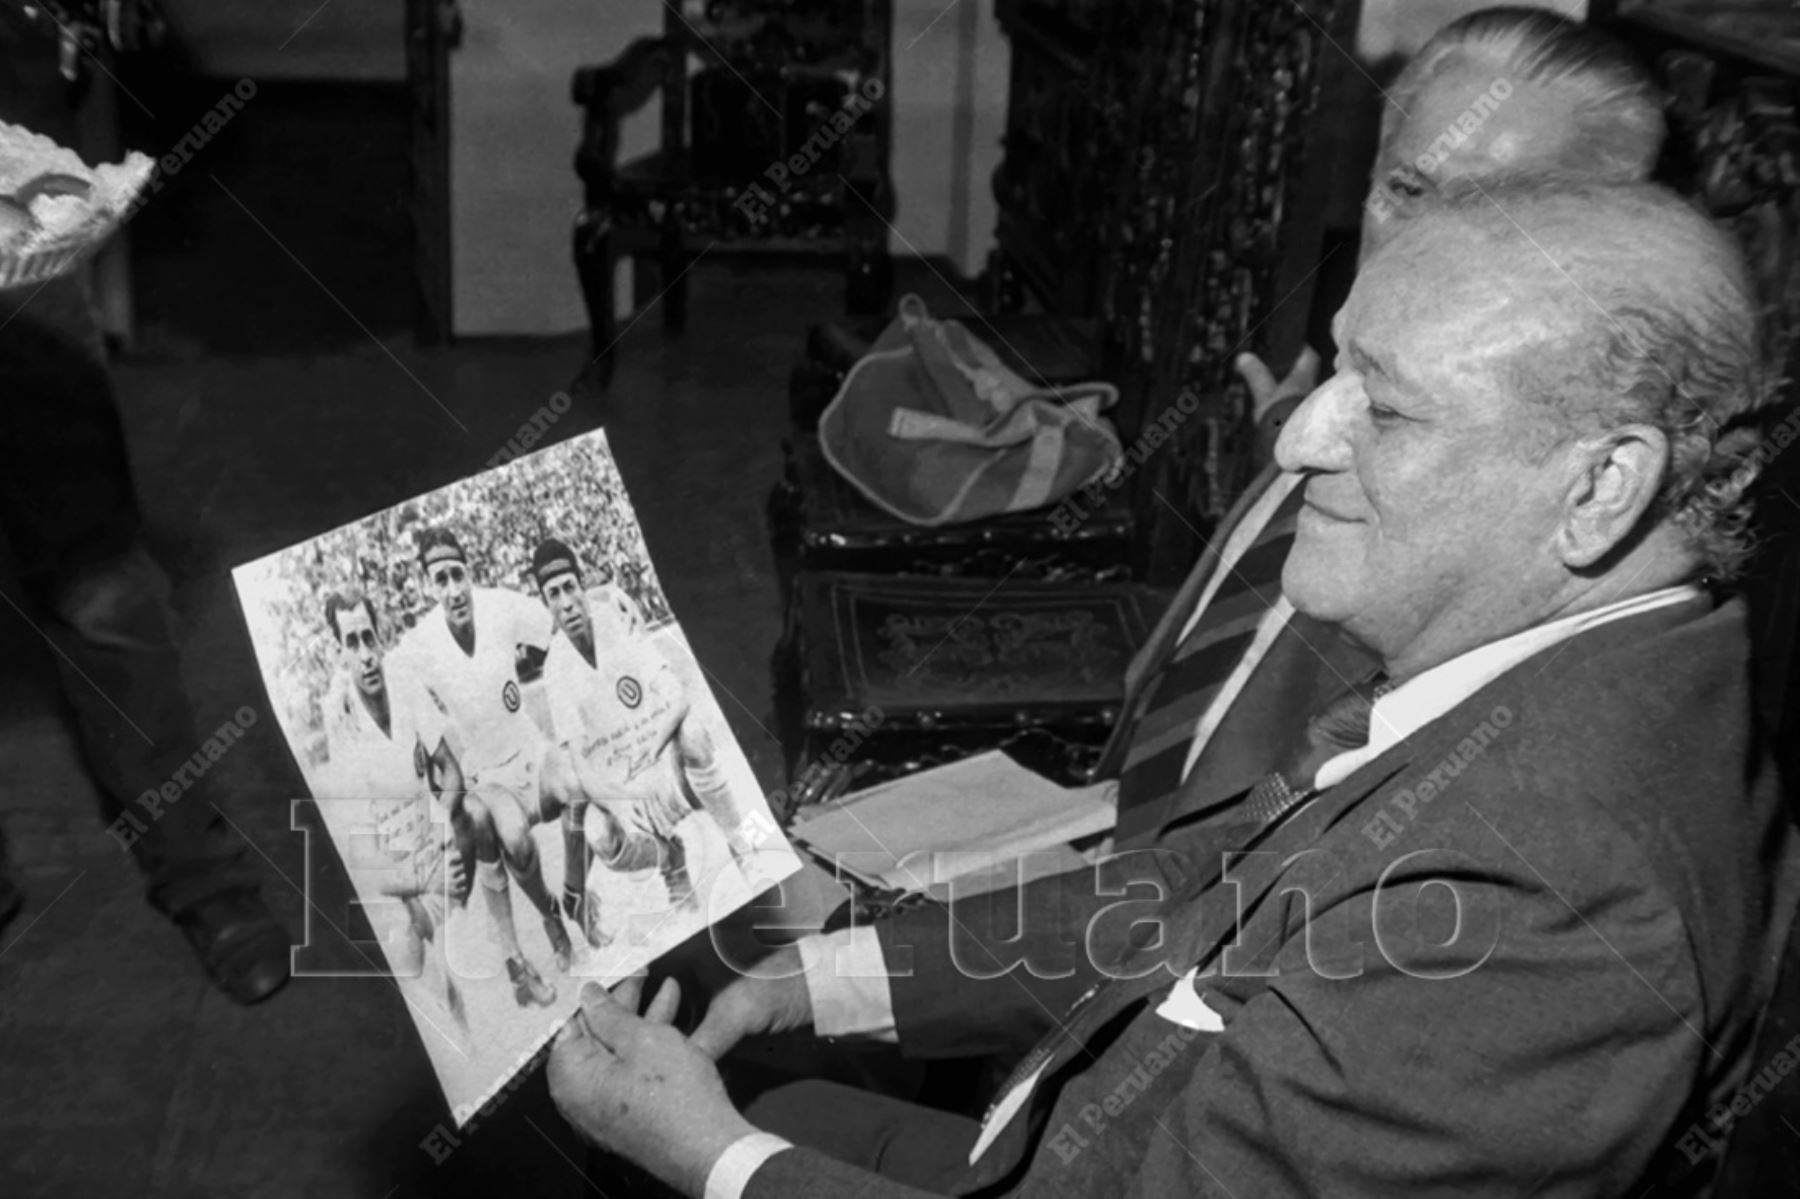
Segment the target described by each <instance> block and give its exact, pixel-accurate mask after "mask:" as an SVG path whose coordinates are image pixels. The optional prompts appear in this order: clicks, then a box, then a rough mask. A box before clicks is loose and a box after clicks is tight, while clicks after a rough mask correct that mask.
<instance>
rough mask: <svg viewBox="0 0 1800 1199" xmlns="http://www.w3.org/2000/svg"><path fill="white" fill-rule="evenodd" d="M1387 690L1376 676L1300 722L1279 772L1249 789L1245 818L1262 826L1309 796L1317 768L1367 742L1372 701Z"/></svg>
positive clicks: (1384, 678) (1383, 679)
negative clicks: (1297, 739) (1299, 736)
mask: <svg viewBox="0 0 1800 1199" xmlns="http://www.w3.org/2000/svg"><path fill="white" fill-rule="evenodd" d="M1388 690H1389V686H1388V682H1387V676H1386V675H1385V674H1382V673H1381V672H1380V671H1377V672H1375V673H1374V674H1372V675H1370V676H1369V677H1368V678H1366V679H1363V680H1362V681H1361V682H1359V683H1357V684H1355V685H1354V686H1352V687H1351V688H1350V689H1349V690H1348V691H1346V692H1344V693H1343V694H1342V695H1340V696H1338V697H1337V698H1336V699H1334V700H1332V701H1331V702H1330V703H1329V704H1326V705H1325V707H1324V709H1323V710H1322V711H1320V712H1319V714H1318V715H1316V716H1314V717H1313V718H1312V719H1311V720H1309V721H1307V722H1306V736H1305V738H1304V739H1303V740H1302V742H1301V744H1300V745H1299V746H1298V747H1296V748H1295V750H1294V751H1293V752H1292V753H1290V754H1289V755H1288V758H1287V761H1286V762H1285V763H1284V764H1283V765H1282V767H1281V768H1280V769H1278V770H1276V771H1274V772H1273V773H1272V774H1270V775H1269V776H1268V777H1267V778H1265V779H1264V780H1263V781H1262V782H1260V783H1258V784H1257V785H1256V786H1255V787H1254V788H1252V789H1251V792H1250V795H1249V798H1248V799H1247V800H1246V805H1247V807H1246V813H1245V814H1246V815H1247V816H1248V817H1249V818H1250V819H1252V820H1254V821H1257V822H1258V823H1259V825H1262V826H1266V825H1268V824H1271V823H1273V822H1274V821H1276V820H1277V819H1279V818H1280V817H1281V816H1282V815H1283V814H1284V813H1285V812H1287V810H1288V809H1289V808H1291V807H1293V806H1294V805H1295V804H1297V803H1299V802H1300V801H1301V800H1303V799H1305V798H1306V797H1308V796H1309V795H1311V794H1312V793H1313V791H1314V790H1315V789H1316V781H1317V779H1318V776H1319V769H1320V768H1321V767H1323V766H1324V765H1325V763H1327V762H1329V761H1331V759H1333V758H1335V757H1337V756H1338V755H1339V754H1341V753H1345V752H1348V751H1349V750H1353V749H1361V748H1362V747H1363V746H1365V745H1367V744H1368V743H1369V725H1370V721H1371V720H1372V718H1373V715H1374V711H1375V701H1376V700H1377V699H1379V698H1380V697H1381V696H1383V695H1385V694H1386V693H1387V692H1388Z"/></svg>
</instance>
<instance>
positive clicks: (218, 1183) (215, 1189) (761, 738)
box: [0, 268, 948, 1199]
mask: <svg viewBox="0 0 1800 1199" xmlns="http://www.w3.org/2000/svg"><path fill="white" fill-rule="evenodd" d="M302 278H303V276H302ZM290 282H291V280H290ZM305 286H309V287H310V286H313V285H312V284H311V283H306V284H305ZM918 286H919V287H920V289H921V290H926V291H927V292H928V294H929V293H930V292H931V291H932V290H935V291H937V292H938V294H939V295H940V296H945V295H947V294H948V292H947V289H945V288H943V287H942V285H940V284H938V283H937V281H936V280H933V279H931V278H929V277H925V278H922V279H921V280H920V281H919V284H918ZM296 294H298V293H293V292H290V293H288V294H287V296H286V298H285V299H283V300H282V301H281V302H282V303H284V304H292V303H296V302H297V301H296V300H295V299H294V296H295V295H296ZM841 297H842V281H841V277H836V276H834V275H832V274H831V273H829V272H822V271H812V270H806V269H801V268H792V269H779V270H774V271H765V272H761V273H755V274H737V273H734V272H732V271H731V270H729V269H703V270H702V271H701V272H699V273H698V278H697V280H696V285H695V289H694V293H693V297H692V305H693V307H692V311H691V313H690V324H689V328H690V330H691V332H690V333H689V334H688V336H687V337H686V338H685V339H683V340H681V341H670V340H666V339H665V338H664V337H663V336H662V333H661V329H660V324H661V322H660V321H659V320H657V319H655V315H654V314H653V315H652V316H651V318H650V319H647V320H645V321H643V322H642V323H641V324H639V325H638V326H636V327H635V328H633V329H632V330H631V331H630V332H629V333H628V334H627V336H626V338H625V341H624V344H623V346H622V347H621V362H620V367H619V370H618V374H617V376H616V378H615V380H614V382H613V384H612V386H611V388H610V390H609V392H608V393H607V394H605V395H604V396H598V397H593V396H584V397H582V398H581V399H580V400H579V401H578V403H577V405H576V406H575V407H574V408H573V409H571V411H570V412H569V413H568V415H567V416H566V417H565V418H564V419H563V420H561V421H560V422H558V424H557V425H556V426H555V427H554V432H553V437H554V438H555V439H561V438H564V437H568V436H574V435H576V434H578V433H581V432H584V431H586V430H588V429H591V428H593V427H594V426H595V425H597V424H600V423H603V422H604V424H605V425H606V427H607V430H608V433H609V436H610V437H611V439H612V441H613V445H614V447H615V451H616V453H617V455H618V458H619V462H620V467H621V470H622V471H623V473H624V476H625V480H626V483H627V486H628V487H629V488H630V490H631V494H632V499H633V502H634V503H635V504H636V506H637V508H638V511H639V513H640V515H641V518H642V521H643V524H644V527H645V534H646V537H647V539H648V544H649V546H650V549H651V552H652V554H653V555H654V556H655V559H656V562H657V569H658V573H659V575H660V576H661V578H662V580H663V582H664V585H665V587H666V589H667V592H668V595H669V599H670V601H671V603H672V604H673V606H674V608H675V611H676V614H677V616H678V617H679V619H680V620H681V621H682V623H683V625H684V627H685V629H686V631H687V634H688V637H689V639H690V641H691V642H692V645H693V647H694V650H695V652H696V654H697V655H698V656H699V658H700V660H701V661H702V662H704V663H705V664H706V666H707V668H708V669H709V671H711V672H712V673H713V674H714V675H715V676H716V678H717V680H718V682H717V690H718V692H719V700H720V703H721V705H722V706H723V707H724V709H725V710H726V712H727V714H728V716H729V717H730V719H731V722H732V726H733V728H734V730H735V731H736V733H737V736H738V738H739V739H740V741H741V742H742V744H743V746H744V749H745V751H746V752H747V754H748V755H749V757H750V759H751V761H752V762H753V764H754V765H755V766H756V768H757V771H758V773H759V775H760V776H761V778H762V779H763V781H764V782H765V784H767V785H770V786H773V785H775V784H776V782H777V777H776V776H777V771H778V769H779V767H778V762H779V755H778V751H777V745H776V743H775V741H774V739H773V737H772V736H771V735H770V734H769V733H768V732H767V728H769V727H771V726H772V721H771V719H770V717H769V715H768V709H769V706H770V679H769V669H768V660H769V655H770V651H771V649H772V647H773V644H774V640H775V636H776V633H777V612H776V592H775V584H774V578H773V566H772V563H771V560H770V555H769V548H768V539H767V535H766V532H765V530H764V528H763V524H762V515H761V513H762V500H763V498H764V496H765V495H766V494H767V492H768V490H769V488H770V486H771V485H772V483H773V482H774V480H775V478H776V475H777V472H778V469H779V463H780V442H781V438H782V436H783V432H784V429H785V427H786V411H785V404H786V398H785V391H784V382H785V378H786V371H787V368H788V367H789V365H790V364H791V363H792V362H793V360H794V358H795V356H796V355H797V353H798V352H799V348H800V339H801V336H802V334H803V331H804V328H805V325H806V323H807V322H808V321H810V320H816V319H820V318H822V317H825V316H828V315H831V314H833V313H835V312H836V310H837V309H838V308H839V306H840V304H841ZM354 306H355V305H354V303H352V305H351V307H352V308H353V309H354ZM327 309H329V305H328V306H327ZM327 309H321V310H320V311H321V312H325V311H327ZM316 319H318V320H320V321H323V320H325V319H327V317H326V316H323V315H318V316H317V317H316ZM335 319H338V320H340V321H342V322H343V323H344V324H345V325H346V326H349V327H351V328H352V329H353V328H354V326H353V325H351V323H350V320H349V317H347V316H344V315H343V314H341V313H337V314H336V316H335ZM290 340H291V339H290ZM350 340H352V341H354V340H355V339H354V338H352V339H350ZM583 361H584V347H583V345H582V344H581V343H579V342H578V341H575V340H572V339H571V340H565V341H555V342H548V343H535V344H533V343H521V344H511V345H488V346H481V345H474V346H464V347H460V348H456V349H451V350H443V351H434V352H421V351H419V350H416V349H414V348H413V347H412V346H411V345H410V344H409V342H408V341H407V340H406V339H405V338H403V337H402V338H391V339H387V340H385V341H381V342H376V341H372V340H369V339H363V340H362V341H361V343H360V344H355V345H353V346H352V348H350V349H347V350H344V351H341V352H331V353H309V354H304V355H290V356H279V355H274V354H265V355H253V356H241V355H222V354H216V353H209V354H206V355H203V356H200V357H197V358H193V359H191V360H189V361H183V362H154V361H152V362H148V363H146V362H143V361H139V362H135V363H126V364H123V365H122V366H121V367H120V369H119V370H118V372H117V377H118V383H119V387H120V390H121V393H122V395H123V397H124V400H123V402H124V407H125V410H126V418H127V423H128V426H129V436H130V440H131V443H132V449H133V452H134V455H135V459H136V464H137V470H138V477H139V486H140V491H141V493H142V496H143V501H144V505H145V508H146V509H147V512H148V516H149V519H150V521H151V524H152V526H153V528H154V532H155V539H156V543H157V545H158V547H159V549H160V550H161V552H162V554H163V557H164V559H165V561H166V563H167V565H168V566H169V568H170V570H171V572H172V573H173V574H174V575H175V577H176V581H177V583H178V587H179V606H180V609H181V613H182V616H183V618H184V622H185V634H184V639H183V647H184V650H185V656H186V661H185V678H186V682H187V685H188V689H189V691H190V693H191V694H192V696H193V698H194V701H195V704H196V706H197V708H198V718H199V723H200V725H201V727H213V726H215V725H217V724H218V723H220V722H221V721H222V720H224V719H225V718H226V717H227V716H228V715H229V714H230V713H231V712H233V711H234V710H236V709H237V708H238V707H239V706H240V705H242V704H245V703H249V704H251V705H252V706H255V707H257V708H258V709H259V710H260V709H263V708H265V707H266V704H267V701H266V699H265V697H264V696H263V694H262V689H261V686H260V683H259V680H258V676H257V672H256V667H255V663H254V661H253V659H252V656H251V650H250V645H249V641H248V639H247V635H246V633H245V630H244V626H243V624H242V622H241V618H240V616H239V614H238V611H237V607H236V602H235V599H234V597H233V594H232V590H231V585H230V580H229V570H230V568H231V567H232V566H233V565H235V564H238V563H242V562H244V561H247V560H249V559H252V558H255V557H258V556H260V555H262V554H266V553H268V552H270V551H272V550H275V549H277V548H280V547H283V546H286V545H290V544H292V543H294V542H296V541H299V540H302V539H304V538H306V537H309V536H311V535H313V534H316V533H318V532H321V531H323V530H325V529H328V528H331V527H333V526H336V525H338V524H341V523H343V522H345V521H347V520H350V519H353V518H355V517H358V516H362V515H364V514H366V513H368V512H370V511H373V510H375V509H379V508H382V507H385V506H388V505H390V504H393V503H395V502H396V501H398V500H400V499H402V498H404V497H407V496H410V495H413V494H416V493H418V492H421V491H425V490H427V489H430V488H433V487H436V486H439V485H441V484H443V483H445V482H448V481H450V480H452V479H455V478H458V477H460V476H463V475H466V474H470V473H473V472H475V471H476V470H478V469H479V468H480V466H481V464H482V463H483V462H485V461H486V460H487V459H488V458H490V457H491V456H492V455H493V454H494V452H495V451H496V450H497V449H498V448H499V447H501V446H502V445H503V444H504V443H505V442H506V441H507V439H508V438H509V437H511V436H513V434H514V432H515V431H516V430H517V429H518V428H519V426H520V425H521V424H523V423H524V422H525V421H526V420H527V419H528V418H529V417H530V415H531V414H532V413H533V412H534V411H535V410H536V409H537V408H538V407H539V406H540V405H542V404H543V403H544V402H545V401H546V399H547V398H548V397H549V396H550V395H551V394H552V393H553V392H555V391H557V390H559V389H563V388H566V387H567V386H568V385H569V383H570V380H571V379H572V378H573V377H574V376H575V375H576V373H577V371H578V370H579V368H580V367H581V366H582V365H583ZM0 656H3V658H4V660H5V661H7V662H8V663H9V665H13V666H15V668H14V669H9V670H7V671H6V672H5V682H4V688H5V690H4V692H3V693H0V778H5V779H6V780H8V782H7V785H6V787H5V797H6V798H5V811H4V819H5V821H6V827H7V830H8V833H9V836H10V837H11V839H12V841H13V859H14V864H15V871H16V874H17V875H18V876H19V879H20V881H21V882H22V883H23V884H24V885H25V886H26V887H27V888H28V890H29V892H30V906H29V907H28V909H27V910H26V912H25V913H24V914H23V915H22V916H21V918H20V919H19V920H18V921H16V922H15V923H14V924H13V926H12V927H11V928H10V929H9V930H8V932H7V934H6V937H7V940H6V942H5V944H4V945H0V997H3V998H0V1062H4V1063H5V1069H4V1082H3V1083H0V1087H3V1088H4V1089H3V1090H0V1095H4V1096H5V1098H4V1099H0V1194H4V1195H7V1196H9V1197H12V1199H23V1197H25V1196H35V1195H45V1196H56V1197H58V1199H67V1197H70V1196H74V1197H77V1199H89V1197H93V1199H100V1197H108V1196H171V1197H180V1199H196V1197H202V1196H205V1197H215V1196H216V1197H224V1196H238V1195H245V1196H248V1195H255V1196H258V1197H259V1199H278V1197H285V1196H295V1197H299V1196H332V1197H334V1199H335V1197H339V1196H345V1197H355V1196H372V1197H373V1199H394V1197H399V1196H452V1195H470V1196H475V1195H479V1196H483V1197H492V1196H502V1195H530V1196H533V1197H534V1199H554V1197H555V1196H559V1195H575V1194H578V1193H584V1190H585V1189H588V1188H587V1187H586V1186H585V1184H584V1183H583V1180H582V1178H581V1175H580V1173H579V1171H578V1169H577V1163H578V1162H579V1161H580V1153H579V1152H578V1150H577V1147H576V1145H575V1143H574V1141H573V1139H572V1138H571V1137H570V1136H569V1135H568V1133H567V1132H566V1131H565V1129H564V1127H563V1125H562V1122H561V1121H560V1119H559V1118H558V1117H557V1116H556V1114H555V1112H554V1111H553V1110H552V1108H551V1107H550V1105H549V1101H548V1098H547V1096H546V1095H545V1093H544V1090H543V1084H542V1081H541V1077H540V1078H538V1079H535V1080H533V1082H532V1083H531V1084H530V1085H528V1086H526V1087H525V1088H524V1089H523V1090H522V1091H521V1092H520V1093H518V1094H517V1095H515V1096H514V1097H513V1098H512V1100H511V1101H509V1102H508V1103H507V1104H506V1105H505V1107H504V1108H503V1109H502V1110H501V1111H500V1113H499V1114H498V1115H497V1116H496V1117H495V1118H493V1119H492V1120H491V1121H490V1122H488V1123H486V1124H485V1125H483V1126H482V1127H481V1128H479V1129H478V1130H477V1131H476V1132H475V1133H474V1134H473V1135H472V1136H471V1137H470V1138H468V1140H467V1141H466V1142H465V1143H464V1144H463V1145H462V1146H461V1147H459V1148H457V1149H456V1150H455V1151H454V1152H452V1153H451V1154H450V1156H449V1157H448V1158H447V1159H446V1160H445V1161H444V1162H443V1163H442V1164H441V1165H440V1164H436V1163H435V1162H434V1160H433V1158H432V1157H431V1156H430V1155H429V1154H428V1153H426V1152H425V1151H424V1150H423V1149H421V1147H420V1145H421V1142H422V1141H424V1140H426V1138H427V1137H428V1136H429V1135H430V1134H431V1132H432V1130H433V1128H434V1127H435V1126H436V1125H437V1124H438V1123H439V1122H440V1121H441V1120H443V1119H444V1118H445V1112H444V1108H443V1105H442V1101H441V1099H440V1098H439V1096H438V1094H437V1092H436V1087H435V1083H434V1080H433V1078H432V1075H431V1071H430V1068H429V1066H428V1065H427V1062H426V1058H425V1055H424V1053H423V1051H422V1050H421V1048H420V1046H419V1043H418V1041H417V1037H416V1034H415V1033H414V1031H413V1028H412V1025H411V1022H410V1020H409V1018H408V1015H407V1012H406V1009H405V1007H404V1006H403V1004H402V1003H401V1001H400V999H399V997H398V995H397V993H396V992H395V991H394V990H393V989H392V987H391V985H390V984H388V983H385V982H383V981H380V980H375V979H319V978H304V979H299V980H296V981H295V982H294V983H293V984H292V985H291V986H290V987H289V988H288V989H287V990H286V991H285V992H283V993H282V994H281V995H279V996H278V997H277V998H275V999H274V1000H273V1001H271V1002H270V1003H269V1004H267V1005H265V1006H263V1007H259V1008H255V1009H250V1010H245V1009H240V1008H236V1007H234V1006H232V1005H231V1004H230V1003H229V1002H227V1001H226V1000H224V999H223V998H221V997H220V996H218V995H216V994H214V993H212V992H211V991H210V990H209V989H208V988H207V986H206V985H205V984H204V983H203V981H202V980H201V978H200V976H199V974H198V972H197V970H196V969H195V967H194V965H193V963H192V962H191V961H190V959H189V957H188V954H187V951H186V948H185V946H184V945H183V944H182V942H181V941H180V939H179V937H178V934H177V933H176V932H175V930H174V929H173V928H172V927H170V926H167V925H165V924H164V923H162V922H161V921H160V920H159V919H158V918H157V917H156V916H155V915H153V914H152V913H151V912H150V910H149V909H148V908H146V907H145V906H144V905H143V903H142V902H141V901H140V896H139V888H138V884H137V879H136V877H135V874H134V872H133V870H132V865H131V862H130V859H129V858H127V857H126V856H125V855H123V854H122V853H121V852H120V851H119V849H118V847H117V846H116V845H115V844H114V843H113V841H112V840H110V839H109V838H108V837H107V836H106V835H105V834H104V832H103V831H102V828H101V825H100V822H99V820H98V818H97V816H96V814H95V800H94V795H93V791H92V787H91V784H90V783H89V782H88V781H87V778H86V776H85V775H84V773H83V770H82V767H81V765H80V763H79V760H78V758H77V756H76V752H75V746H74V743H73V740H72V737H71V733H70V730H69V728H68V727H67V725H66V724H65V722H64V719H63V716H62V713H61V707H60V699H59V697H58V696H57V694H56V691H55V684H54V681H53V677H52V676H51V674H50V672H49V669H48V660H47V651H46V650H45V649H44V647H43V645H42V644H41V643H40V642H39V641H38V640H37V638H36V636H35V634H34V632H33V630H32V628H31V627H30V626H28V625H27V624H26V623H25V622H24V621H23V620H21V619H18V618H16V617H11V616H9V617H7V618H6V619H4V620H0ZM243 745H244V748H241V749H237V750H234V751H233V752H232V753H231V754H230V755H228V756H227V757H226V758H225V759H223V760H222V761H221V762H220V763H219V765H218V766H217V768H216V769H217V770H218V771H219V772H221V773H223V774H225V776H226V777H227V779H228V780H229V782H230V784H231V794H232V796H233V799H234V801H235V802H234V806H233V807H232V809H231V817H232V819H233V820H234V821H235V822H236V823H237V825H238V826H239V827H240V828H241V829H242V831H243V832H244V834H245V835H246V836H247V837H248V838H249V839H250V840H251V842H252V843H253V844H254V845H255V847H256V851H257V853H258V854H259V855H260V856H261V858H262V859H263V863H262V864H263V866H264V868H265V870H266V874H267V877H268V879H269V887H268V890H269V895H270V897H271V900H272V902H273V904H274V906H275V908H276V910H277V912H278V913H279V914H280V915H281V916H282V917H283V918H284V919H286V920H288V921H289V922H290V923H291V925H292V927H293V928H294V929H295V930H296V931H298V930H300V929H301V928H302V927H303V914H304V909H303V904H302V900H301V893H300V887H301V885H302V882H303V878H304V871H305V853H304V839H303V837H302V836H301V834H299V833H297V832H293V831H291V830H290V828H289V802H288V801H289V800H290V799H293V798H295V797H297V796H299V795H300V794H302V791H301V784H300V780H299V776H298V773H297V772H296V770H295V768H294V766H293V764H292V762H291V760H290V759H289V757H288V755H287V751H286V749H285V747H284V745H283V743H282V740H281V736H280V733H279V732H278V730H277V729H276V727H275V724H274V722H272V721H270V722H266V723H263V724H259V725H257V726H255V727H254V728H253V729H252V730H251V731H250V733H249V734H248V736H247V738H246V740H245V742H244V743H243Z"/></svg>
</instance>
